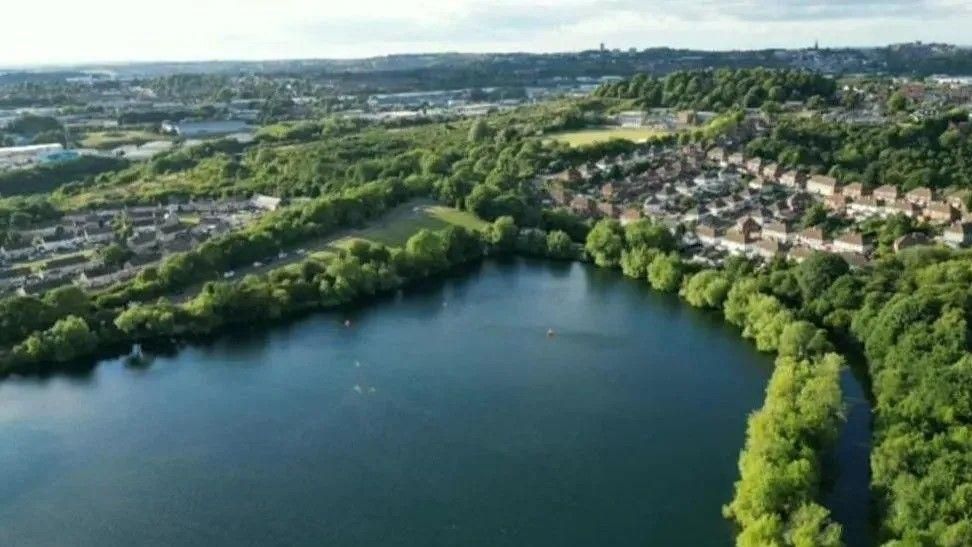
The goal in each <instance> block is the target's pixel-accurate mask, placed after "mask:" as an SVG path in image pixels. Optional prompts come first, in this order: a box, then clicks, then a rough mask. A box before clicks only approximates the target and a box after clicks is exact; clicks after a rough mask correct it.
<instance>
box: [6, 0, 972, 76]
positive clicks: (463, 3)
mask: <svg viewBox="0 0 972 547" xmlns="http://www.w3.org/2000/svg"><path fill="white" fill-rule="evenodd" d="M9 4H10V5H5V6H4V10H3V11H4V15H3V20H2V21H0V65H9V64H35V63H63V62H78V61H96V62H100V61H123V60H187V59H267V58H294V57H356V56H368V55H380V54H385V53H402V52H409V51H421V52H425V51H443V50H449V51H563V50H574V49H582V48H590V47H595V46H596V45H597V44H598V43H599V42H602V41H603V42H606V43H607V44H608V45H610V46H612V47H630V46H635V47H639V48H640V47H649V46H660V45H671V46H676V47H695V48H705V49H726V48H756V47H776V46H803V45H807V44H809V43H811V42H813V41H814V40H815V39H819V40H820V42H821V44H824V45H877V44H884V43H888V42H897V41H908V40H916V39H920V40H925V41H949V42H958V43H963V42H965V41H966V40H967V39H966V38H965V36H966V34H965V32H964V30H963V29H965V28H969V26H970V24H972V2H969V1H968V0H800V1H798V0H791V1H787V0H691V1H689V0H494V1H479V0H397V1H390V0H347V1H334V0H167V1H166V2H162V3H132V2H131V1H130V0H34V1H28V0H13V1H12V2H9Z"/></svg>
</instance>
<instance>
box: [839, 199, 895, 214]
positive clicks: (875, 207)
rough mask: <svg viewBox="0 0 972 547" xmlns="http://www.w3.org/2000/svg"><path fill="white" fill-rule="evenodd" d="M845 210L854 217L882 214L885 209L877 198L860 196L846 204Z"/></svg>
mask: <svg viewBox="0 0 972 547" xmlns="http://www.w3.org/2000/svg"><path fill="white" fill-rule="evenodd" d="M847 212H848V213H849V214H850V215H851V216H853V217H854V218H869V217H876V216H883V215H884V214H885V213H886V211H885V209H884V207H882V206H881V204H880V203H879V202H878V200H877V199H875V198H873V197H871V196H862V197H859V198H857V199H855V200H854V201H852V202H850V203H848V204H847Z"/></svg>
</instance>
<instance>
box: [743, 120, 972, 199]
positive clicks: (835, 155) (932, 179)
mask: <svg viewBox="0 0 972 547" xmlns="http://www.w3.org/2000/svg"><path fill="white" fill-rule="evenodd" d="M746 151H747V152H748V153H749V154H750V155H753V156H758V157H761V158H765V159H768V160H772V161H778V162H780V163H781V164H783V165H785V166H787V167H793V168H807V169H811V170H813V171H817V172H829V173H830V174H832V175H834V176H836V177H837V178H838V179H840V180H842V181H846V182H853V181H857V182H863V183H864V184H866V185H869V186H872V187H873V186H878V185H881V184H892V185H895V186H898V187H900V188H902V189H903V190H910V189H912V188H916V187H919V186H928V187H931V188H940V189H944V188H948V187H957V188H972V139H970V136H969V131H968V113H966V112H962V111H956V112H953V113H950V114H947V115H943V116H940V117H934V118H930V119H927V120H924V121H922V122H920V123H910V124H888V125H881V126H865V125H850V124H841V123H835V122H827V121H823V120H821V119H819V118H782V119H780V120H779V121H778V123H777V124H776V125H775V126H774V127H773V129H772V132H771V134H770V135H769V136H766V137H761V138H757V139H754V140H753V141H751V142H750V143H749V144H748V145H747V147H746Z"/></svg>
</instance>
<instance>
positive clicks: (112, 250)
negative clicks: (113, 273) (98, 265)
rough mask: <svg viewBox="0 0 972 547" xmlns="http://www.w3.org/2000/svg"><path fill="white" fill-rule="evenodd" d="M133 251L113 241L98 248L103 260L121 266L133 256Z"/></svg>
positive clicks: (108, 263)
mask: <svg viewBox="0 0 972 547" xmlns="http://www.w3.org/2000/svg"><path fill="white" fill-rule="evenodd" d="M132 254H133V253H132V252H131V251H130V250H128V248H126V247H122V246H121V245H119V244H117V243H112V244H111V245H107V246H105V247H102V248H101V249H98V256H100V257H101V260H102V262H104V263H105V264H107V265H109V266H116V267H117V266H121V265H122V264H124V263H125V261H127V260H128V259H129V258H131V257H132Z"/></svg>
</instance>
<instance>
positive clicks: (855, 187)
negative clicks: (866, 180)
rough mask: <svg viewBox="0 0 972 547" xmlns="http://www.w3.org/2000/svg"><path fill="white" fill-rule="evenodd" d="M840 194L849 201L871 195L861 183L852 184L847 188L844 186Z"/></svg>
mask: <svg viewBox="0 0 972 547" xmlns="http://www.w3.org/2000/svg"><path fill="white" fill-rule="evenodd" d="M840 193H841V194H843V195H844V196H845V197H847V198H849V199H859V198H862V197H864V196H868V195H870V194H871V192H870V191H869V190H867V189H866V188H865V187H864V185H863V184H861V183H860V182H852V183H850V184H848V185H847V186H844V187H843V188H842V189H841V191H840Z"/></svg>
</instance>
